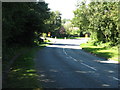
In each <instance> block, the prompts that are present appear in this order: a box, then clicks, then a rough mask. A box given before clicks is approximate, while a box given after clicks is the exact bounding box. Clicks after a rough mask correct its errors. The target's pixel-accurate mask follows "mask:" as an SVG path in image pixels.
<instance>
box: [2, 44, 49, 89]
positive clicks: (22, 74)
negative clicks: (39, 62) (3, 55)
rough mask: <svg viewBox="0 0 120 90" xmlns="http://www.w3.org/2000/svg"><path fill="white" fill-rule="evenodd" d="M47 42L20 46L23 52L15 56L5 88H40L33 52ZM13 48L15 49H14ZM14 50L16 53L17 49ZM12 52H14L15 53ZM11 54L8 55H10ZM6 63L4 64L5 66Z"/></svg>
mask: <svg viewBox="0 0 120 90" xmlns="http://www.w3.org/2000/svg"><path fill="white" fill-rule="evenodd" d="M46 45H48V44H45V43H42V44H40V45H39V46H37V47H21V48H19V49H21V50H23V53H22V54H21V55H20V56H18V57H17V58H16V60H15V61H14V63H12V65H11V67H10V71H9V73H8V76H7V82H6V85H5V86H4V87H5V88H40V86H41V85H40V84H39V81H38V80H37V78H38V75H37V71H36V69H35V62H34V58H35V54H36V52H37V51H38V50H40V49H41V48H43V47H45V46H46ZM14 50H15V49H14ZM21 50H18V49H16V50H15V52H16V54H17V52H18V51H21ZM15 52H14V53H15ZM7 55H9V54H7ZM12 56H13V55H11V56H9V57H12ZM7 64H8V63H6V64H5V66H6V65H7Z"/></svg>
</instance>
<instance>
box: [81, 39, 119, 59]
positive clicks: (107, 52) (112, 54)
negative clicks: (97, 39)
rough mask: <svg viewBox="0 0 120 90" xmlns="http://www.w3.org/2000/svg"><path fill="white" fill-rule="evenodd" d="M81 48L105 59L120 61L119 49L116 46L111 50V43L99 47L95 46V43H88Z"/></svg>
mask: <svg viewBox="0 0 120 90" xmlns="http://www.w3.org/2000/svg"><path fill="white" fill-rule="evenodd" d="M96 44H98V43H96ZM80 46H81V47H82V48H83V50H86V51H88V52H90V53H93V54H95V55H97V56H100V57H104V58H105V59H110V60H115V61H119V60H118V56H119V53H118V48H117V47H116V46H115V47H112V48H109V43H99V45H97V46H95V45H94V43H93V41H89V42H88V43H83V44H81V45H80Z"/></svg>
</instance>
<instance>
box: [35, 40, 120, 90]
mask: <svg viewBox="0 0 120 90" xmlns="http://www.w3.org/2000/svg"><path fill="white" fill-rule="evenodd" d="M51 41H53V42H54V44H52V45H49V46H47V47H45V48H43V49H41V50H39V51H38V52H37V55H36V58H35V63H36V69H37V73H38V75H39V78H38V79H39V81H40V83H41V84H42V87H43V88H118V87H119V81H120V79H119V78H118V77H119V76H118V64H117V63H116V62H111V61H108V60H105V59H103V58H99V57H96V56H94V55H92V54H90V53H87V52H85V51H83V50H82V48H80V44H81V43H84V42H86V41H87V39H84V38H83V39H52V40H51Z"/></svg>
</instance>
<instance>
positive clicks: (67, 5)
mask: <svg viewBox="0 0 120 90" xmlns="http://www.w3.org/2000/svg"><path fill="white" fill-rule="evenodd" d="M44 1H45V2H46V3H48V7H49V8H50V9H51V10H52V11H56V10H58V11H60V13H61V14H62V15H61V17H62V19H72V18H73V17H74V13H73V10H75V9H76V6H75V5H76V4H77V1H78V0H44Z"/></svg>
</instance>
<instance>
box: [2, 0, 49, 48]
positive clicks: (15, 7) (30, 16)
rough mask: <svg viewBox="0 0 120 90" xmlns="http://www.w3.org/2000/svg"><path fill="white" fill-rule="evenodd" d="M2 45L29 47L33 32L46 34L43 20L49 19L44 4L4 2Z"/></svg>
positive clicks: (47, 10)
mask: <svg viewBox="0 0 120 90" xmlns="http://www.w3.org/2000/svg"><path fill="white" fill-rule="evenodd" d="M2 8H3V9H2V16H3V17H2V23H3V44H4V46H5V47H8V46H9V45H15V44H19V45H27V46H28V45H31V44H32V43H33V39H34V32H35V31H36V32H46V31H47V29H46V28H45V27H46V26H45V24H44V20H46V19H48V18H49V17H50V14H49V9H48V7H47V4H46V3H45V2H38V3H36V2H24V3H23V2H19V3H18V2H4V3H3V4H2Z"/></svg>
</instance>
